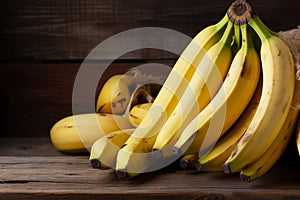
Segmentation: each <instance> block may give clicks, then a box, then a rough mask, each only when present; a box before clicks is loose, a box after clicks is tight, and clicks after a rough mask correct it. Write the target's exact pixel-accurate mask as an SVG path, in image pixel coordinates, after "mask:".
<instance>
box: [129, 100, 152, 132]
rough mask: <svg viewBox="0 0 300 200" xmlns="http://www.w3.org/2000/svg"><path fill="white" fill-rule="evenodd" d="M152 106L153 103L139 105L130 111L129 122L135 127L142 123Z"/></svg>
mask: <svg viewBox="0 0 300 200" xmlns="http://www.w3.org/2000/svg"><path fill="white" fill-rule="evenodd" d="M151 106H152V103H143V104H138V105H135V106H134V107H133V108H132V109H131V110H130V111H129V120H130V122H131V123H132V125H133V126H134V127H137V126H138V125H139V124H140V123H141V121H142V120H143V119H144V117H145V115H146V114H147V112H148V110H149V109H150V107H151Z"/></svg>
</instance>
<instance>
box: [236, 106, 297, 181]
mask: <svg viewBox="0 0 300 200" xmlns="http://www.w3.org/2000/svg"><path fill="white" fill-rule="evenodd" d="M298 114H299V108H297V107H293V106H291V107H290V109H289V113H288V116H287V118H286V120H285V122H284V124H283V126H282V128H281V130H280V132H279V134H278V135H277V136H276V138H275V140H274V141H273V143H272V144H271V145H270V146H269V147H268V149H267V150H266V151H265V152H264V153H263V155H262V156H261V157H260V158H259V159H258V160H256V161H255V162H254V163H252V164H251V165H250V166H246V167H245V168H244V169H242V171H241V172H240V177H241V180H242V181H247V182H251V181H253V180H255V179H257V178H258V177H261V176H262V175H264V174H266V173H267V172H268V171H269V170H270V169H271V168H272V166H273V165H274V164H275V163H276V162H277V160H278V159H279V158H280V156H281V155H282V154H283V152H284V150H285V149H286V147H287V145H288V143H289V141H290V139H291V137H292V135H293V133H294V131H295V127H296V122H297V118H298Z"/></svg>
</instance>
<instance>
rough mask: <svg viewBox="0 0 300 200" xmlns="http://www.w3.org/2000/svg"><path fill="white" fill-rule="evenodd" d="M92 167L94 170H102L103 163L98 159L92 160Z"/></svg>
mask: <svg viewBox="0 0 300 200" xmlns="http://www.w3.org/2000/svg"><path fill="white" fill-rule="evenodd" d="M91 165H92V168H94V169H100V168H101V163H100V161H99V160H98V159H92V160H91Z"/></svg>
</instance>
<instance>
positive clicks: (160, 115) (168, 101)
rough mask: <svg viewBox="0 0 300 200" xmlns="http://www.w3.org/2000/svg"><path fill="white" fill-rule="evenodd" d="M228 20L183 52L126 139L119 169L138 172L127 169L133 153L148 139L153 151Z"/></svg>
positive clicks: (209, 30) (218, 24)
mask: <svg viewBox="0 0 300 200" xmlns="http://www.w3.org/2000/svg"><path fill="white" fill-rule="evenodd" d="M227 23H228V17H227V15H225V16H224V18H223V19H222V20H221V21H220V22H219V23H217V24H215V25H212V26H209V27H207V28H205V29H203V30H202V31H200V33H198V35H197V36H196V37H195V38H194V39H193V40H192V41H191V42H190V44H189V45H188V46H187V47H186V49H185V50H184V51H183V53H182V55H181V56H180V57H179V59H178V60H177V62H176V63H175V65H174V66H173V68H172V70H171V72H170V74H169V76H168V77H167V80H166V81H165V83H164V85H163V86H162V88H161V90H160V92H159V93H158V95H157V97H156V99H155V100H154V102H153V105H152V106H151V108H150V110H149V111H148V113H147V115H146V116H145V118H144V119H143V121H142V122H141V123H140V125H139V126H137V128H136V130H135V131H134V133H133V134H132V136H131V137H129V139H128V141H127V142H126V147H127V148H126V150H124V151H123V149H121V150H120V152H119V154H118V158H117V160H118V161H117V166H116V170H117V172H118V171H120V172H125V173H128V172H134V171H132V170H131V169H130V168H127V166H128V165H131V164H130V163H131V161H130V160H131V157H130V155H136V154H134V152H135V147H136V146H137V147H139V146H140V144H138V143H141V144H143V141H144V140H145V139H148V138H151V141H153V143H152V144H151V145H150V146H151V148H150V151H151V150H152V146H153V144H154V141H155V138H156V135H157V134H158V132H159V130H160V128H161V127H162V126H163V124H164V123H165V121H166V120H167V118H168V117H169V116H170V114H171V113H172V111H173V110H174V108H175V107H176V105H177V104H178V101H179V99H180V98H181V96H182V94H183V93H184V91H185V90H186V87H187V86H188V83H189V81H190V80H191V78H192V76H193V74H194V72H195V69H196V67H197V66H198V64H199V63H200V61H201V59H202V58H203V56H204V55H205V54H206V51H207V50H208V49H209V48H210V47H212V46H213V45H214V44H215V43H216V42H217V41H218V40H219V39H220V38H221V36H222V34H223V32H224V29H225V27H226V26H225V25H226V24H227ZM152 139H153V140H152ZM130 146H132V147H130ZM137 151H138V150H137ZM128 154H129V155H128ZM133 160H136V159H133ZM141 162H142V161H141ZM141 162H140V163H141ZM137 166H138V165H137ZM144 166H145V167H146V165H143V166H141V168H140V169H138V170H137V171H138V172H143V171H144V170H143V169H142V168H143V167H144ZM117 174H118V173H117ZM119 174H120V175H122V177H123V176H124V174H123V173H119ZM125 176H126V175H125Z"/></svg>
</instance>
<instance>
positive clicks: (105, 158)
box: [90, 128, 135, 169]
mask: <svg viewBox="0 0 300 200" xmlns="http://www.w3.org/2000/svg"><path fill="white" fill-rule="evenodd" d="M134 130H135V129H134V128H132V129H123V130H119V131H115V132H111V133H109V134H108V135H106V136H104V137H101V138H100V139H98V140H97V141H95V142H94V143H93V145H92V148H91V154H90V161H91V165H92V167H93V168H99V169H109V168H114V167H115V165H116V156H117V153H118V151H119V150H120V149H121V147H122V146H123V145H124V143H125V142H126V140H127V139H128V138H129V136H130V135H131V134H132V133H133V131H134Z"/></svg>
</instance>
